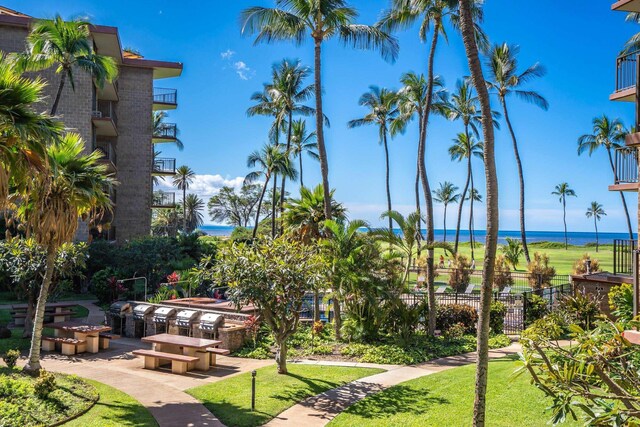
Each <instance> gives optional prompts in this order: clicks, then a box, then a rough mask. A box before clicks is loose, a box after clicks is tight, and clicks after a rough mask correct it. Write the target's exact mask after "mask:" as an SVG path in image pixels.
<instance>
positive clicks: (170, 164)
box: [153, 157, 176, 174]
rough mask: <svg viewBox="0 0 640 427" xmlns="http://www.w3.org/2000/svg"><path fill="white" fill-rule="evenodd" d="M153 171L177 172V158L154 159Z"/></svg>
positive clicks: (163, 172)
mask: <svg viewBox="0 0 640 427" xmlns="http://www.w3.org/2000/svg"><path fill="white" fill-rule="evenodd" d="M153 172H154V173H162V174H175V173H176V159H167V158H160V157H157V158H155V159H154V160H153Z"/></svg>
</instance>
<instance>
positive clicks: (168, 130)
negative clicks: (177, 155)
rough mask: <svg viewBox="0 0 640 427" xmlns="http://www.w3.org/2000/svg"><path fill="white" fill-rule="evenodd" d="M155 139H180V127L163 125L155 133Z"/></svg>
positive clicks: (170, 124)
mask: <svg viewBox="0 0 640 427" xmlns="http://www.w3.org/2000/svg"><path fill="white" fill-rule="evenodd" d="M153 137H154V138H159V139H176V138H177V137H178V126H176V124H175V123H162V124H160V126H159V127H158V129H156V130H155V131H154V132H153Z"/></svg>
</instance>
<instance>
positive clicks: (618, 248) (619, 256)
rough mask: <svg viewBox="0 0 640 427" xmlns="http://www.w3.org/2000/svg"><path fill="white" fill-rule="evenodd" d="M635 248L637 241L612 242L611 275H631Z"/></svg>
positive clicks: (616, 240) (620, 240)
mask: <svg viewBox="0 0 640 427" xmlns="http://www.w3.org/2000/svg"><path fill="white" fill-rule="evenodd" d="M637 247H638V241H637V240H623V239H615V240H614V241H613V274H616V275H622V276H631V275H632V274H633V257H634V251H635V250H636V248H637Z"/></svg>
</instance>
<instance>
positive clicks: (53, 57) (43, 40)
mask: <svg viewBox="0 0 640 427" xmlns="http://www.w3.org/2000/svg"><path fill="white" fill-rule="evenodd" d="M89 27H90V23H89V22H87V21H84V20H81V19H74V20H71V21H64V20H63V19H62V17H61V16H60V15H56V16H55V18H53V19H39V20H36V21H35V22H34V23H33V25H32V27H31V31H30V32H29V35H28V36H27V52H26V54H23V55H19V57H20V63H21V64H22V66H23V68H24V70H26V71H40V70H43V69H46V68H49V67H52V66H54V65H55V66H57V68H56V73H61V74H62V75H61V76H60V83H59V84H58V91H57V92H56V97H55V98H54V101H53V106H52V107H51V115H52V116H55V114H56V112H57V111H58V104H59V102H60V97H61V96H62V89H63V88H64V85H65V82H66V80H67V79H68V80H69V84H70V85H71V88H72V89H73V90H75V80H74V70H75V69H76V68H77V69H80V70H82V71H85V72H87V73H89V74H91V76H92V77H93V79H94V81H95V82H96V85H97V86H98V87H99V88H100V89H102V88H103V87H104V84H105V82H112V81H113V80H115V79H116V78H117V76H118V66H117V64H116V62H115V60H114V59H113V58H112V57H110V56H105V55H99V54H97V53H95V51H94V49H93V40H92V37H91V31H90V29H89Z"/></svg>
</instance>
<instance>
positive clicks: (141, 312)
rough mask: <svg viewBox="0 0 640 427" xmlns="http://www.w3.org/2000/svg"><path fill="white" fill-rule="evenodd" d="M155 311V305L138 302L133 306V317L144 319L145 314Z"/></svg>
mask: <svg viewBox="0 0 640 427" xmlns="http://www.w3.org/2000/svg"><path fill="white" fill-rule="evenodd" d="M152 311H153V306H152V305H149V304H138V305H136V306H135V307H133V318H134V319H136V320H144V316H146V315H147V314H150V313H151V312H152Z"/></svg>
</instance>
